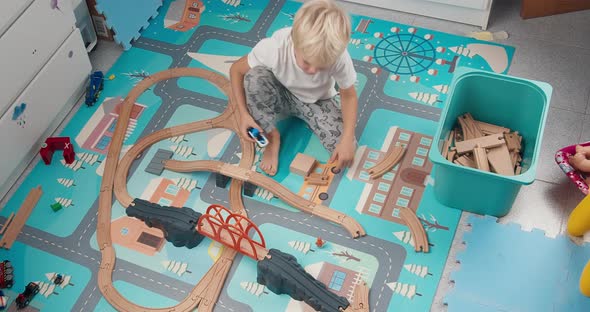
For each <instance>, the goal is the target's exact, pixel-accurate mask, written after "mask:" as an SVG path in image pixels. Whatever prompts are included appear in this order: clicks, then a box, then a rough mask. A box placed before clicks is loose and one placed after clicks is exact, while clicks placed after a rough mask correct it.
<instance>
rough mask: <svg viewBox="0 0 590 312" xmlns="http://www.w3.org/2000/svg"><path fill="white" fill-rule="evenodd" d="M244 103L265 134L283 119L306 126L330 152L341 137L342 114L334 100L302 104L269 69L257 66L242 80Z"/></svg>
mask: <svg viewBox="0 0 590 312" xmlns="http://www.w3.org/2000/svg"><path fill="white" fill-rule="evenodd" d="M244 88H245V92H246V104H247V107H248V111H249V112H250V114H251V115H252V118H254V120H255V121H256V122H257V123H258V125H259V126H260V127H261V128H262V129H263V130H264V132H266V133H269V132H271V131H272V130H274V129H275V125H276V122H277V121H279V120H280V118H283V117H284V116H295V117H298V118H300V119H302V120H303V121H305V122H306V123H307V125H308V126H309V127H310V128H311V130H312V131H313V132H314V133H315V135H317V136H318V137H319V139H320V141H321V142H322V145H324V147H325V148H326V149H327V150H328V151H329V152H330V153H332V152H333V151H334V149H335V147H336V144H337V143H338V141H339V140H340V136H341V134H342V111H341V110H340V105H339V103H338V102H337V101H336V99H335V98H331V99H325V100H319V101H317V102H316V103H304V102H302V101H301V100H299V99H298V98H297V97H296V96H294V95H293V94H292V93H291V92H290V91H289V90H287V88H286V87H285V86H283V85H282V84H281V83H280V82H279V81H278V80H277V78H276V77H275V75H274V74H273V73H272V71H270V70H269V69H267V68H265V67H262V66H257V67H254V68H252V69H250V70H249V71H248V72H247V73H246V76H245V77H244Z"/></svg>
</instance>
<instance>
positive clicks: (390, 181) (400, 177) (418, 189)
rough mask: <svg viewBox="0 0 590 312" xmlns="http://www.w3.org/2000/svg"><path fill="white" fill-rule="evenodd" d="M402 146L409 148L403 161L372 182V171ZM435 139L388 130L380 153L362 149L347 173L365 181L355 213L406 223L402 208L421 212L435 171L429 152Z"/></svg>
mask: <svg viewBox="0 0 590 312" xmlns="http://www.w3.org/2000/svg"><path fill="white" fill-rule="evenodd" d="M393 146H402V147H404V148H405V149H406V151H405V153H404V156H403V158H402V159H401V161H400V162H399V163H398V164H397V165H396V166H395V167H393V168H392V169H391V170H390V171H389V172H387V173H385V174H384V175H383V176H381V177H380V178H378V179H376V180H371V178H370V176H369V169H370V168H371V167H373V166H375V165H376V164H378V163H379V162H380V161H382V160H383V159H384V158H385V156H386V155H387V153H388V152H389V150H390V148H391V147H393ZM431 146H432V137H430V136H426V135H422V134H420V133H417V132H413V131H409V130H406V129H402V128H399V127H397V126H394V127H391V128H389V131H388V132H387V136H386V137H385V141H384V142H383V145H382V146H381V150H375V149H371V148H368V147H367V146H361V147H359V148H358V150H357V154H356V156H355V161H354V164H353V165H352V167H351V168H350V170H349V171H348V173H347V178H348V179H356V180H360V181H363V182H366V183H367V184H365V187H364V189H363V192H362V194H361V197H360V200H359V202H358V203H357V206H356V210H357V211H358V212H359V213H363V214H368V215H373V216H376V217H379V218H382V219H386V220H389V221H393V222H397V223H403V222H402V221H401V218H400V214H399V212H400V208H401V207H403V208H410V209H412V210H413V211H416V210H417V209H418V205H419V204H420V200H421V199H422V194H423V193H424V188H425V182H426V180H427V177H428V176H429V175H430V171H431V170H432V163H431V162H430V161H429V160H428V152H429V151H430V148H431Z"/></svg>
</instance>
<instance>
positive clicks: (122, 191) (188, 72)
mask: <svg viewBox="0 0 590 312" xmlns="http://www.w3.org/2000/svg"><path fill="white" fill-rule="evenodd" d="M184 76H191V77H198V78H203V79H206V80H208V81H210V82H212V83H213V84H214V85H215V86H217V87H218V88H219V89H220V90H221V91H223V92H224V93H225V94H227V95H229V98H230V100H229V102H228V107H227V109H226V110H225V111H224V112H223V113H222V114H221V115H219V116H218V117H216V118H213V119H208V120H203V121H198V122H194V123H189V124H184V125H180V126H176V127H171V128H167V129H162V130H159V131H157V132H154V133H152V134H150V135H148V136H146V137H144V138H141V139H140V140H139V141H138V142H136V143H135V144H134V145H133V147H132V148H131V149H130V150H129V151H128V152H127V153H126V154H125V155H124V156H123V158H121V160H120V162H119V155H120V153H121V148H122V145H123V140H124V138H125V132H126V130H127V127H128V124H129V118H130V113H131V109H132V107H133V104H134V103H135V102H136V100H137V98H138V97H139V96H140V95H141V94H142V93H143V92H144V91H145V90H147V89H148V88H150V87H151V86H152V85H153V84H155V83H158V82H159V81H162V80H167V79H172V78H178V77H184ZM229 87H230V83H229V81H228V80H227V78H225V77H224V76H222V75H220V74H217V73H214V72H211V71H208V70H204V69H199V68H174V69H169V70H165V71H162V72H159V73H156V74H154V75H152V76H149V77H147V78H145V79H144V80H142V81H141V82H140V83H138V84H137V85H136V86H135V88H133V89H132V90H131V91H130V92H129V94H128V96H127V98H126V99H125V101H124V102H123V104H122V106H121V111H120V112H119V118H118V120H117V124H116V127H115V132H114V135H113V137H112V140H111V144H110V146H109V150H108V153H107V157H106V163H105V170H104V173H103V179H102V183H101V188H100V196H99V209H98V222H97V241H98V246H99V248H100V251H101V253H102V259H101V263H100V268H99V273H98V286H99V289H100V291H101V293H102V294H103V296H104V297H105V299H106V300H107V301H108V302H109V303H110V304H111V305H112V306H113V307H115V308H116V309H117V310H119V311H192V310H194V309H195V308H196V307H197V306H198V307H199V311H212V310H213V307H214V305H215V302H217V299H218V297H219V294H220V292H221V289H222V287H223V283H224V282H225V279H226V277H227V274H228V273H229V269H230V268H231V265H232V263H233V260H234V258H235V256H236V254H237V252H236V251H235V250H233V249H230V248H224V250H223V252H222V255H221V257H220V258H219V259H218V260H217V261H216V262H215V263H214V264H213V266H212V267H211V268H210V269H209V271H208V272H207V273H206V274H205V276H204V277H203V278H202V279H201V281H199V283H198V284H197V285H195V287H194V288H193V290H192V291H191V293H190V294H189V295H188V296H187V297H186V298H185V299H184V300H183V301H181V302H179V303H178V304H177V305H176V306H173V307H168V308H147V307H142V306H139V305H136V304H134V303H132V302H130V301H128V300H127V299H125V298H124V297H123V296H121V294H120V293H119V292H118V291H117V290H116V289H115V288H114V286H113V280H112V273H113V270H114V267H115V261H116V255H115V250H114V248H113V245H112V239H111V235H110V232H111V229H110V226H111V205H112V201H113V192H114V194H115V196H116V198H117V199H118V200H119V202H120V203H121V205H123V207H129V205H131V204H132V201H133V198H132V197H131V196H130V195H129V193H128V191H127V184H126V183H127V178H128V173H129V168H130V167H131V164H132V163H133V161H134V160H135V159H137V156H139V155H140V154H141V152H143V151H144V150H145V149H146V148H148V147H150V146H151V145H152V144H154V143H156V142H159V141H161V140H164V139H167V138H170V137H173V136H177V135H181V134H186V133H192V132H197V131H203V130H207V129H212V128H226V129H229V130H233V131H234V132H236V133H239V131H238V124H239V123H238V119H237V116H236V114H235V106H234V105H233V104H232V96H231V92H230V90H229ZM240 143H241V147H242V159H241V160H240V164H239V167H236V166H232V167H233V169H235V171H236V172H238V173H242V172H244V171H250V170H249V169H250V168H251V167H252V164H253V162H254V152H255V150H254V145H253V143H251V142H249V141H246V140H245V139H244V138H242V137H240ZM226 169H227V168H225V170H224V172H225V173H226V174H228V172H232V171H233V169H232V170H226ZM273 182H274V181H273ZM242 185H243V180H240V179H233V180H232V183H231V185H230V191H229V197H230V208H231V209H232V210H233V211H234V212H236V213H240V214H242V215H244V216H246V210H245V209H244V205H243V201H242V195H241V194H242ZM277 185H278V186H280V184H278V183H276V182H274V185H270V183H268V181H267V184H265V185H264V186H265V187H266V188H269V189H272V188H273V187H276V186H277ZM264 186H263V187H264ZM283 191H284V190H280V192H283ZM293 202H294V203H295V204H301V205H305V206H299V208H302V210H305V211H312V212H315V213H316V214H318V212H319V214H318V215H325V214H326V213H329V208H328V210H325V209H324V208H323V207H324V206H319V207H318V206H317V205H316V204H313V203H311V205H309V204H308V203H307V201H306V202H305V203H303V202H301V201H298V200H294V201H293ZM295 207H298V206H295ZM325 208H327V207H325ZM331 220H335V222H338V223H340V224H342V225H343V226H345V227H346V228H347V229H354V233H356V234H355V235H356V236H355V235H353V236H354V237H358V236H360V235H365V232H364V230H363V229H362V227H360V225H358V223H356V221H354V219H352V218H351V217H349V216H346V215H344V214H341V213H338V215H336V216H332V217H331ZM349 231H350V230H349Z"/></svg>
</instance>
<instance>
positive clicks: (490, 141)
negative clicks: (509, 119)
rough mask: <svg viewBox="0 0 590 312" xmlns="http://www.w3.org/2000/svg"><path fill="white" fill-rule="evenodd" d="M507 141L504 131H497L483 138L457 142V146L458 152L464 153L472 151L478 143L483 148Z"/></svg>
mask: <svg viewBox="0 0 590 312" xmlns="http://www.w3.org/2000/svg"><path fill="white" fill-rule="evenodd" d="M505 143H506V141H505V140H504V135H503V134H502V133H497V134H493V135H488V136H484V137H481V138H476V139H471V140H466V141H461V142H455V147H456V148H457V153H459V154H464V153H467V152H470V151H472V150H473V149H474V148H475V146H476V145H478V146H479V147H481V148H492V147H497V146H500V145H502V144H505Z"/></svg>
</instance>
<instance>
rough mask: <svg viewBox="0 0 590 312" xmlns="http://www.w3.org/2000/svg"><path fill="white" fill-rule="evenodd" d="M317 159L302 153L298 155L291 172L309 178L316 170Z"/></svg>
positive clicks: (291, 166)
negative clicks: (314, 169)
mask: <svg viewBox="0 0 590 312" xmlns="http://www.w3.org/2000/svg"><path fill="white" fill-rule="evenodd" d="M315 165H316V159H315V158H313V157H311V156H309V155H305V154H302V153H297V155H295V158H294V159H293V161H292V162H291V165H290V166H289V170H290V171H291V172H292V173H294V174H298V175H301V176H304V177H305V176H308V175H309V174H310V173H311V172H312V170H313V168H315Z"/></svg>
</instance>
